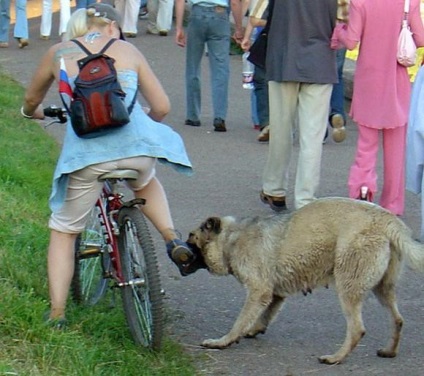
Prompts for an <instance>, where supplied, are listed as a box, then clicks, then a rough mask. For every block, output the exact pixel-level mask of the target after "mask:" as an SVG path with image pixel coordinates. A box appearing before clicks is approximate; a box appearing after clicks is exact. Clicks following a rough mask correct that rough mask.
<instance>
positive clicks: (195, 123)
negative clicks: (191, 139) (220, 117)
mask: <svg viewBox="0 0 424 376" xmlns="http://www.w3.org/2000/svg"><path fill="white" fill-rule="evenodd" d="M184 124H185V125H191V126H192V127H200V120H190V119H186V121H185V123H184Z"/></svg>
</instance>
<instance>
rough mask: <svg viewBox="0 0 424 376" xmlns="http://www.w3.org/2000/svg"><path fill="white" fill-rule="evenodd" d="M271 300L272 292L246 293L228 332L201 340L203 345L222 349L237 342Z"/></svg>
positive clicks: (246, 332)
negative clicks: (214, 337) (217, 336)
mask: <svg viewBox="0 0 424 376" xmlns="http://www.w3.org/2000/svg"><path fill="white" fill-rule="evenodd" d="M271 301H272V292H271V293H266V294H264V293H263V291H261V292H260V293H258V292H256V293H250V292H249V293H248V295H247V298H246V301H245V303H244V306H243V308H242V310H241V312H240V314H239V316H238V318H237V320H236V322H235V323H234V325H233V328H232V329H231V330H230V332H229V333H228V334H226V335H225V336H223V337H221V338H219V339H207V340H205V341H203V342H202V346H203V347H208V348H211V349H223V348H225V347H228V346H230V345H231V344H232V343H234V342H238V340H239V339H240V338H241V337H244V336H245V335H247V334H248V332H249V330H250V329H251V328H252V326H253V325H254V324H255V323H256V322H257V321H258V320H259V319H260V317H261V316H262V314H263V313H264V312H265V310H266V309H267V308H268V305H269V304H270V303H271Z"/></svg>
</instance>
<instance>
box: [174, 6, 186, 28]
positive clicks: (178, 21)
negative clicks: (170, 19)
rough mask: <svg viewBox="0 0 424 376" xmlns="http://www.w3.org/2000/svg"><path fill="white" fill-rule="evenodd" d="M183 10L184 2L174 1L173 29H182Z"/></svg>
mask: <svg viewBox="0 0 424 376" xmlns="http://www.w3.org/2000/svg"><path fill="white" fill-rule="evenodd" d="M184 8H185V1H184V0H175V27H176V28H178V29H181V28H182V27H183V19H184Z"/></svg>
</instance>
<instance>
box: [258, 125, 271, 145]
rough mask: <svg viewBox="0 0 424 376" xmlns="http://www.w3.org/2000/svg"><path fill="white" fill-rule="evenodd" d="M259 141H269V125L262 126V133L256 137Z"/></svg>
mask: <svg viewBox="0 0 424 376" xmlns="http://www.w3.org/2000/svg"><path fill="white" fill-rule="evenodd" d="M256 139H257V140H258V141H259V142H268V141H269V125H267V126H265V127H263V128H262V130H261V133H259V135H258V137H257V138H256Z"/></svg>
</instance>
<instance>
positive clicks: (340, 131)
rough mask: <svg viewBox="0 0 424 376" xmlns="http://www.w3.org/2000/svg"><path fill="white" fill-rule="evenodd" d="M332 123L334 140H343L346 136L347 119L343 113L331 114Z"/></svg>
mask: <svg viewBox="0 0 424 376" xmlns="http://www.w3.org/2000/svg"><path fill="white" fill-rule="evenodd" d="M330 125H331V127H332V129H333V134H332V137H333V140H334V142H343V141H344V140H345V138H346V127H345V119H344V117H343V116H342V115H341V114H333V115H331V116H330Z"/></svg>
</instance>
